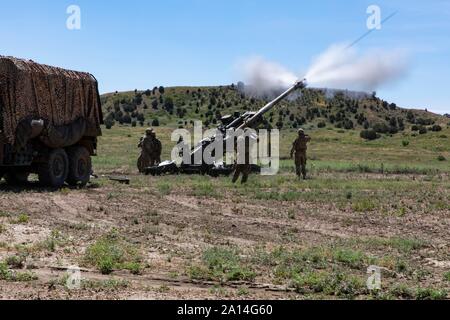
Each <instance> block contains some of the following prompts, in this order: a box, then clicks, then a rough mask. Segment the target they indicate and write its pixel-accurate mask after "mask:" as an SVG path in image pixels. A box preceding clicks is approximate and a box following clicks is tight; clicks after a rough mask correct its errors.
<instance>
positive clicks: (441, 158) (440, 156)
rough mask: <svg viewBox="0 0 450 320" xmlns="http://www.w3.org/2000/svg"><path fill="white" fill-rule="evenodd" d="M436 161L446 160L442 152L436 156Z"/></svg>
mask: <svg viewBox="0 0 450 320" xmlns="http://www.w3.org/2000/svg"><path fill="white" fill-rule="evenodd" d="M437 159H438V161H445V160H447V159H446V158H445V157H444V156H443V155H442V154H441V155H439V156H438V158H437Z"/></svg>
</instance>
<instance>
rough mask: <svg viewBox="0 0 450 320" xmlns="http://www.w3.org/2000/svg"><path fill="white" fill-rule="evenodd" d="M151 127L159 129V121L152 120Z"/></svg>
mask: <svg viewBox="0 0 450 320" xmlns="http://www.w3.org/2000/svg"><path fill="white" fill-rule="evenodd" d="M151 125H152V127H159V119H158V118H155V119H153V121H152V123H151Z"/></svg>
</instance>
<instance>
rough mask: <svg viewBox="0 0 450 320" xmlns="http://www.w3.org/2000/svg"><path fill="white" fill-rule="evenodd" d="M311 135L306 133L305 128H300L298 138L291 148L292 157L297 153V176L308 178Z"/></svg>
mask: <svg viewBox="0 0 450 320" xmlns="http://www.w3.org/2000/svg"><path fill="white" fill-rule="evenodd" d="M310 141H311V137H310V136H308V135H306V134H305V130H303V129H300V130H298V138H297V139H296V140H295V141H294V144H293V146H292V150H291V158H293V156H294V153H295V169H296V173H297V176H299V177H301V176H303V179H306V150H307V149H308V142H310Z"/></svg>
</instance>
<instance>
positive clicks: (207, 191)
mask: <svg viewBox="0 0 450 320" xmlns="http://www.w3.org/2000/svg"><path fill="white" fill-rule="evenodd" d="M193 188H194V189H193V190H192V192H191V195H192V196H194V197H209V198H218V197H219V193H218V192H217V190H216V188H215V187H214V185H213V184H212V183H210V182H202V183H197V184H195V185H194V186H193Z"/></svg>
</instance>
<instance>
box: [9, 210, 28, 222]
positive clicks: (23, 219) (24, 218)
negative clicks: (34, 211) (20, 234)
mask: <svg viewBox="0 0 450 320" xmlns="http://www.w3.org/2000/svg"><path fill="white" fill-rule="evenodd" d="M29 221H30V217H29V216H28V215H27V214H24V213H22V214H20V215H19V216H18V217H17V218H15V219H12V220H11V223H12V224H27V223H28V222H29Z"/></svg>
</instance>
